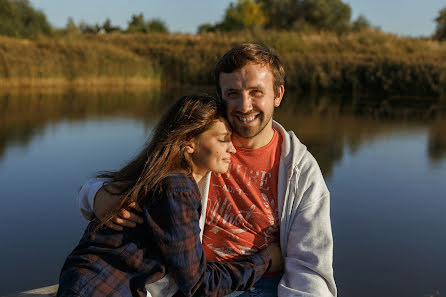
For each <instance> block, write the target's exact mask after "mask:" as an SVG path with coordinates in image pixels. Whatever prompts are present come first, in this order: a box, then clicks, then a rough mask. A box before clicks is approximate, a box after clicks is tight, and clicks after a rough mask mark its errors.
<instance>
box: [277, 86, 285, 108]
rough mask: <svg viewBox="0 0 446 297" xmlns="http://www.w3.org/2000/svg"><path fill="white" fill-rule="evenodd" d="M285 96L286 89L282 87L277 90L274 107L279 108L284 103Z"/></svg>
mask: <svg viewBox="0 0 446 297" xmlns="http://www.w3.org/2000/svg"><path fill="white" fill-rule="evenodd" d="M283 94H285V87H284V86H283V85H280V87H279V88H278V89H277V93H276V97H275V98H274V107H279V105H280V102H282V98H283Z"/></svg>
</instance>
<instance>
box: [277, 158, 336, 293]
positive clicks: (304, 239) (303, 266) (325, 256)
mask: <svg viewBox="0 0 446 297" xmlns="http://www.w3.org/2000/svg"><path fill="white" fill-rule="evenodd" d="M294 181H295V183H296V187H295V189H296V195H295V201H294V202H295V203H296V201H300V203H299V206H298V207H297V208H293V209H294V210H293V211H291V212H290V213H291V214H292V215H290V217H289V218H288V221H289V222H290V224H289V225H288V240H287V244H286V254H285V257H284V262H285V267H284V269H285V270H284V275H283V277H282V279H281V281H280V283H279V287H278V296H279V297H287V296H301V297H334V296H336V294H337V292H336V285H335V281H334V277H333V266H332V263H333V237H332V232H331V222H330V193H329V191H328V189H327V187H326V185H325V182H324V180H323V177H322V174H321V172H320V170H319V167H318V166H313V167H312V168H311V169H310V170H305V171H303V172H300V176H299V177H297V176H296V177H295V178H294ZM292 188H293V187H292Z"/></svg>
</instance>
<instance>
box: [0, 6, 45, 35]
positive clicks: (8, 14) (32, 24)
mask: <svg viewBox="0 0 446 297" xmlns="http://www.w3.org/2000/svg"><path fill="white" fill-rule="evenodd" d="M51 33H52V28H51V26H50V24H49V23H48V21H47V19H46V16H45V15H44V14H43V13H42V12H41V11H38V10H35V9H34V8H33V7H32V6H31V4H30V3H29V1H28V0H0V35H9V36H14V37H37V36H39V35H50V34H51Z"/></svg>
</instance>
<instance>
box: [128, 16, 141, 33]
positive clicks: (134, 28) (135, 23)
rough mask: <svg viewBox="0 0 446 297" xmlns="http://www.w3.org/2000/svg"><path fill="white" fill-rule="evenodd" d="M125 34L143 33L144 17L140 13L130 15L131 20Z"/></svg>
mask: <svg viewBox="0 0 446 297" xmlns="http://www.w3.org/2000/svg"><path fill="white" fill-rule="evenodd" d="M127 32H129V33H134V32H145V24H144V15H143V14H142V13H140V14H138V15H136V14H134V15H132V18H131V20H130V22H129V25H128V27H127Z"/></svg>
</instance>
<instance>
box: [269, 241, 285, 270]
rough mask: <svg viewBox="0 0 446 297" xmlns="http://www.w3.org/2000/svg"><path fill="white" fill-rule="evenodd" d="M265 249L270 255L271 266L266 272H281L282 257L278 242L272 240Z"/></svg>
mask: <svg viewBox="0 0 446 297" xmlns="http://www.w3.org/2000/svg"><path fill="white" fill-rule="evenodd" d="M267 250H268V252H269V254H270V256H271V262H272V264H271V267H270V269H269V270H268V272H281V271H282V270H283V257H282V252H281V250H280V244H279V242H273V243H271V244H270V245H269V246H268V247H267Z"/></svg>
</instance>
